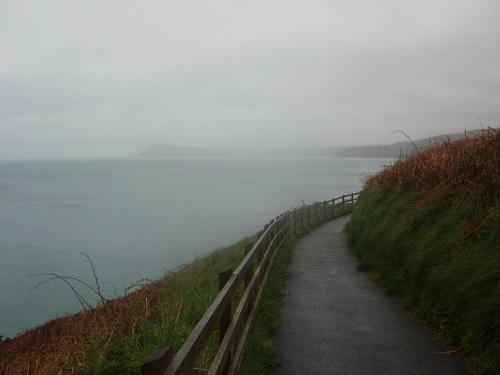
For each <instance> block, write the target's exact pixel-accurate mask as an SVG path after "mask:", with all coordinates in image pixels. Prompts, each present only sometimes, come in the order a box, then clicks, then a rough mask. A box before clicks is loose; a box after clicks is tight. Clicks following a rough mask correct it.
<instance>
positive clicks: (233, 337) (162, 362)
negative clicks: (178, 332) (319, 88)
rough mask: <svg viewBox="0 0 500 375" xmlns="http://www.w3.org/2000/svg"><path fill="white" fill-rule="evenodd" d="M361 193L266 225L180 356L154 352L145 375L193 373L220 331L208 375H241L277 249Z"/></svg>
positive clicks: (226, 275) (227, 275)
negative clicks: (239, 291)
mask: <svg viewBox="0 0 500 375" xmlns="http://www.w3.org/2000/svg"><path fill="white" fill-rule="evenodd" d="M358 195H359V193H353V194H349V195H343V196H341V197H338V198H334V199H332V200H330V201H324V202H316V203H313V204H311V205H307V206H303V207H300V208H297V209H294V210H290V211H287V212H285V213H283V214H281V215H280V216H278V217H276V219H275V220H271V222H270V223H269V224H266V225H265V227H264V230H262V231H261V232H259V233H258V239H257V241H256V242H255V243H254V244H253V245H249V246H247V248H246V249H245V253H246V256H245V258H244V259H243V260H242V261H241V263H240V265H239V266H238V267H237V268H236V270H234V271H233V270H232V269H228V270H226V271H224V272H222V273H221V274H220V278H219V285H220V292H219V294H218V296H217V297H216V298H215V300H214V301H213V302H212V305H211V306H210V307H209V308H208V310H207V311H206V312H205V314H204V315H203V317H202V318H201V319H200V321H199V322H198V324H197V325H196V327H195V328H194V329H193V331H192V332H191V334H190V335H189V337H188V338H187V340H186V341H185V342H184V345H183V346H182V347H181V348H180V350H179V351H178V352H177V354H176V355H175V357H174V356H173V354H172V350H171V348H170V347H166V348H162V349H160V350H158V351H156V352H154V353H152V354H151V355H150V356H149V357H148V358H147V359H146V360H145V361H144V363H143V365H142V367H141V374H142V375H173V374H190V373H191V371H192V368H193V366H194V364H195V362H196V360H197V358H198V355H199V354H200V352H201V351H202V350H203V348H204V346H205V344H206V343H207V341H208V339H209V338H210V336H211V335H212V333H213V332H214V331H215V330H217V328H219V331H220V346H219V351H218V353H217V355H216V356H215V359H214V360H213V362H212V365H211V367H210V369H209V371H208V374H210V375H215V374H237V373H238V369H239V367H240V364H241V361H242V359H243V355H244V353H245V349H246V346H247V343H248V339H249V335H250V331H251V329H252V326H253V323H254V321H255V317H256V315H257V311H258V308H259V304H260V301H261V298H262V294H263V291H264V287H265V285H266V282H267V279H268V277H269V273H270V269H271V266H272V264H273V261H274V258H275V256H276V254H277V251H278V249H280V247H281V246H282V245H283V243H284V241H285V239H286V237H287V236H288V235H289V234H290V233H292V232H293V231H295V232H297V231H298V230H299V229H300V228H302V227H303V226H307V225H308V224H309V223H312V222H314V221H317V220H324V219H326V218H329V217H333V216H336V215H338V214H341V213H342V212H344V211H345V209H346V208H347V207H348V206H350V205H353V204H354V203H355V202H356V200H357V198H358ZM240 283H244V284H245V290H244V292H243V295H242V297H241V299H240V301H239V304H238V306H237V307H236V309H235V310H234V311H232V307H233V297H234V294H235V291H236V290H237V289H238V287H239V285H240Z"/></svg>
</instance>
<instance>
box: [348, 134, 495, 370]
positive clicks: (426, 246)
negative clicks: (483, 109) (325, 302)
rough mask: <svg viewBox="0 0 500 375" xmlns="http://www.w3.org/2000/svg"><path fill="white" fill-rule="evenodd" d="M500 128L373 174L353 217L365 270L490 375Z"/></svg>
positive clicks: (352, 235)
mask: <svg viewBox="0 0 500 375" xmlns="http://www.w3.org/2000/svg"><path fill="white" fill-rule="evenodd" d="M499 197H500V131H499V130H494V129H488V130H485V131H484V132H483V134H482V135H480V136H478V137H473V138H468V139H465V140H461V141H457V142H446V143H444V144H441V145H436V146H434V147H431V148H429V149H427V150H421V151H420V152H418V153H415V154H413V155H408V156H405V157H404V158H402V159H400V160H398V161H396V163H395V164H394V165H393V166H388V167H386V168H385V169H384V170H383V171H382V172H381V173H379V174H376V175H374V176H371V177H370V178H369V179H368V180H367V181H366V182H365V189H364V190H363V192H362V194H361V195H360V198H359V201H358V204H357V205H356V206H355V209H354V211H353V215H352V219H351V220H350V222H349V224H348V232H349V243H350V245H351V247H352V249H353V251H354V253H355V254H356V255H357V256H358V258H359V268H360V269H361V270H370V271H371V272H373V273H374V274H375V275H376V277H377V279H378V280H380V283H381V285H382V286H383V287H384V288H385V290H386V291H387V293H392V294H398V295H400V296H401V297H402V298H403V303H404V305H405V306H406V307H407V308H409V309H411V310H413V311H414V312H415V314H416V316H417V317H418V318H419V319H422V320H424V321H425V322H427V323H428V324H430V325H431V326H432V327H433V330H434V331H435V332H436V334H437V336H439V337H440V338H441V339H442V340H444V341H445V342H446V343H447V344H448V345H450V346H452V347H454V348H455V349H456V350H458V352H459V353H461V354H462V356H463V357H465V358H467V360H468V361H469V363H471V364H472V365H473V366H475V367H477V368H479V371H480V372H481V373H484V374H498V373H500V231H499V230H498V228H500V200H499Z"/></svg>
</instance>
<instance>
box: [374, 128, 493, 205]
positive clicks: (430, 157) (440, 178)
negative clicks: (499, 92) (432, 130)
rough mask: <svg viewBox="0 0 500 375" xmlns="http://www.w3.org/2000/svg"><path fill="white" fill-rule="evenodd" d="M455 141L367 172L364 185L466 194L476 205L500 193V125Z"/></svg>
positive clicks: (435, 146) (432, 192)
mask: <svg viewBox="0 0 500 375" xmlns="http://www.w3.org/2000/svg"><path fill="white" fill-rule="evenodd" d="M466 136H467V137H466V138H465V139H462V140H458V141H454V142H450V141H447V142H444V143H441V144H437V145H434V146H432V147H429V148H427V149H424V150H420V151H418V152H415V153H413V154H411V155H402V156H401V157H400V158H399V159H398V160H397V161H396V162H395V163H394V165H392V166H387V167H385V168H384V169H383V170H382V171H381V172H380V173H377V174H376V175H373V176H370V177H369V178H368V179H367V180H366V181H365V185H366V186H368V187H369V186H372V185H378V186H381V187H383V188H384V189H386V190H388V191H393V190H394V189H395V188H396V189H399V190H402V191H410V190H418V191H421V192H425V193H426V197H427V199H432V198H433V196H434V195H435V194H437V193H438V192H443V191H446V192H453V193H459V194H460V195H461V196H462V197H463V195H462V194H466V195H467V196H468V198H469V199H472V200H474V201H475V202H477V204H478V208H483V207H486V206H489V205H491V204H492V203H493V202H498V201H499V197H500V129H492V128H488V129H484V130H483V131H482V132H481V134H479V135H475V134H468V133H466Z"/></svg>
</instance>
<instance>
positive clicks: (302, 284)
mask: <svg viewBox="0 0 500 375" xmlns="http://www.w3.org/2000/svg"><path fill="white" fill-rule="evenodd" d="M348 220H349V216H344V217H342V218H340V219H336V220H334V221H331V222H329V223H326V224H324V225H323V226H322V227H320V228H317V229H316V230H314V231H313V232H311V234H309V235H308V236H306V237H304V238H303V239H301V240H300V241H298V242H297V243H296V245H295V248H294V250H293V254H292V260H291V263H290V266H289V269H288V278H287V282H286V285H285V297H284V298H283V305H282V307H281V310H280V315H281V328H280V331H279V332H278V341H279V343H280V344H279V345H280V355H281V361H282V366H281V368H280V370H279V371H278V373H279V374H283V375H285V374H291V375H293V374H301V375H304V374H318V375H319V374H356V375H360V374H398V375H401V374H419V375H425V374H429V375H431V374H432V375H437V374H468V371H467V370H465V369H464V368H463V367H462V366H461V365H460V364H459V363H457V362H456V361H455V360H453V359H450V358H448V357H446V356H444V355H440V354H436V353H438V352H442V351H443V349H442V348H440V347H438V346H436V345H435V344H434V343H433V341H432V338H431V336H430V334H429V333H428V332H427V331H426V329H425V328H424V327H422V326H420V325H418V324H417V323H416V322H414V321H411V320H409V319H408V315H407V313H406V312H405V311H404V310H402V309H401V308H400V307H399V303H398V302H397V301H395V300H394V299H392V298H389V297H387V296H384V295H383V293H382V291H381V290H380V289H379V287H378V286H376V285H375V284H374V283H373V281H372V280H371V279H370V278H369V276H368V275H367V274H366V273H362V272H358V271H356V261H355V259H354V257H353V256H352V254H351V252H350V251H349V249H348V248H347V245H346V243H345V235H344V234H343V233H342V229H343V228H344V226H345V224H346V223H347V221H348Z"/></svg>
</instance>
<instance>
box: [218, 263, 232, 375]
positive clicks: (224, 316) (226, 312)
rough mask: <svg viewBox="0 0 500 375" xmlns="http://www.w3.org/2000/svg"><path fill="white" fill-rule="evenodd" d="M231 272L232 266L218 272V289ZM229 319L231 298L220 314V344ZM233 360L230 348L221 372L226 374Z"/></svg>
mask: <svg viewBox="0 0 500 375" xmlns="http://www.w3.org/2000/svg"><path fill="white" fill-rule="evenodd" d="M232 274H233V267H229V268H228V269H226V270H224V271H222V272H221V273H219V291H221V290H222V288H224V286H225V285H226V283H227V282H228V280H229V279H230V277H231V275H232ZM231 320H233V299H232V298H231V299H230V300H229V303H228V304H227V306H226V308H225V309H224V311H223V312H222V315H221V317H220V320H219V342H220V343H221V344H222V340H224V336H225V335H226V332H227V330H228V328H229V325H230V324H231ZM232 360H233V350H232V349H231V351H230V353H229V356H228V357H227V361H226V364H225V365H224V370H223V371H222V373H223V374H227V373H228V370H229V366H230V365H231V361H232Z"/></svg>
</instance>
